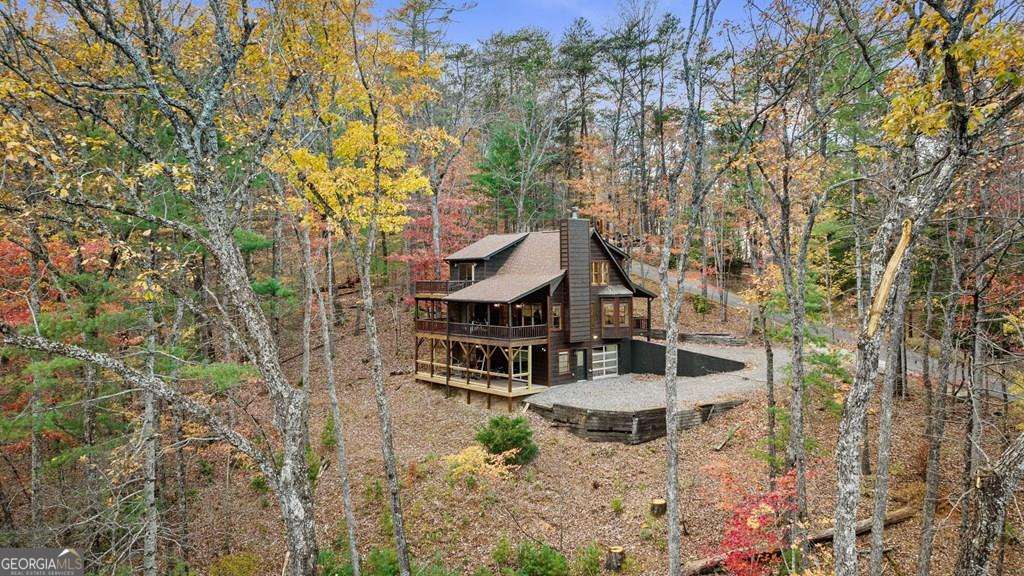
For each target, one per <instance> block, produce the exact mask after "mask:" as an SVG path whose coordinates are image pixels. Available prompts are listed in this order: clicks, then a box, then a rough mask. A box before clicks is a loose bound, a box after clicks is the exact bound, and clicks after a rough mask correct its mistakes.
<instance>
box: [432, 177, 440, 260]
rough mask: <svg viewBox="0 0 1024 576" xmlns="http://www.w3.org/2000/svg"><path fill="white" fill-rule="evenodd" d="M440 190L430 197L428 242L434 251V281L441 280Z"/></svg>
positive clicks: (436, 189) (436, 190)
mask: <svg viewBox="0 0 1024 576" xmlns="http://www.w3.org/2000/svg"><path fill="white" fill-rule="evenodd" d="M440 203H441V190H440V189H438V188H435V189H434V193H433V194H432V195H431V196H430V242H431V247H432V248H433V250H434V279H435V280H440V279H441V206H440Z"/></svg>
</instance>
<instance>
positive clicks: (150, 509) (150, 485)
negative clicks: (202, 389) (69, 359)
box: [140, 241, 159, 576]
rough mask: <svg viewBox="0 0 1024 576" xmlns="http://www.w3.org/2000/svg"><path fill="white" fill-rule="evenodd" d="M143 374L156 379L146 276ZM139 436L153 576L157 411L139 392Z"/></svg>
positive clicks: (147, 561)
mask: <svg viewBox="0 0 1024 576" xmlns="http://www.w3.org/2000/svg"><path fill="white" fill-rule="evenodd" d="M149 250H150V261H149V264H150V271H151V272H153V271H155V269H156V251H155V249H154V247H153V244H152V241H151V242H150V246H149ZM144 299H145V302H146V304H145V307H146V372H147V374H148V375H149V377H150V378H154V377H155V376H156V310H155V308H156V296H155V294H154V293H153V284H152V276H151V275H147V276H146V294H145V296H144ZM142 402H143V418H142V434H141V435H140V437H141V439H142V442H143V446H144V450H143V451H144V453H145V466H144V467H143V475H144V476H143V488H142V500H143V509H144V510H145V530H144V537H143V546H142V573H143V574H145V576H157V528H158V525H159V516H158V514H159V513H158V511H157V507H156V480H157V478H156V472H157V471H156V468H157V451H158V446H157V442H158V441H157V434H158V431H157V411H156V397H155V396H154V395H153V393H152V392H151V391H148V390H143V392H142Z"/></svg>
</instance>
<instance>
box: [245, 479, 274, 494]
mask: <svg viewBox="0 0 1024 576" xmlns="http://www.w3.org/2000/svg"><path fill="white" fill-rule="evenodd" d="M249 487H250V488H252V489H253V492H256V493H257V494H266V493H267V492H269V491H270V485H269V484H268V483H267V477H266V476H264V475H263V474H258V475H256V476H253V477H252V480H250V481H249Z"/></svg>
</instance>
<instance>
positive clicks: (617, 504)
mask: <svg viewBox="0 0 1024 576" xmlns="http://www.w3.org/2000/svg"><path fill="white" fill-rule="evenodd" d="M625 509H626V506H625V504H623V503H622V498H619V497H618V496H616V497H615V498H612V512H614V513H615V515H616V516H618V515H620V514H622V512H623V510H625Z"/></svg>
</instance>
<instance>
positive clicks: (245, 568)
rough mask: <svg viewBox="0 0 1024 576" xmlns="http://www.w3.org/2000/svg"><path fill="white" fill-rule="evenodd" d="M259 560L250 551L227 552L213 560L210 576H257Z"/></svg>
mask: <svg viewBox="0 0 1024 576" xmlns="http://www.w3.org/2000/svg"><path fill="white" fill-rule="evenodd" d="M257 564H258V561H257V559H256V555H255V554H252V553H250V552H238V553H237V554H227V555H225V556H221V557H220V558H217V559H216V560H214V561H213V564H212V565H211V566H210V576H256V575H257V574H259V571H258V569H257Z"/></svg>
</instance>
